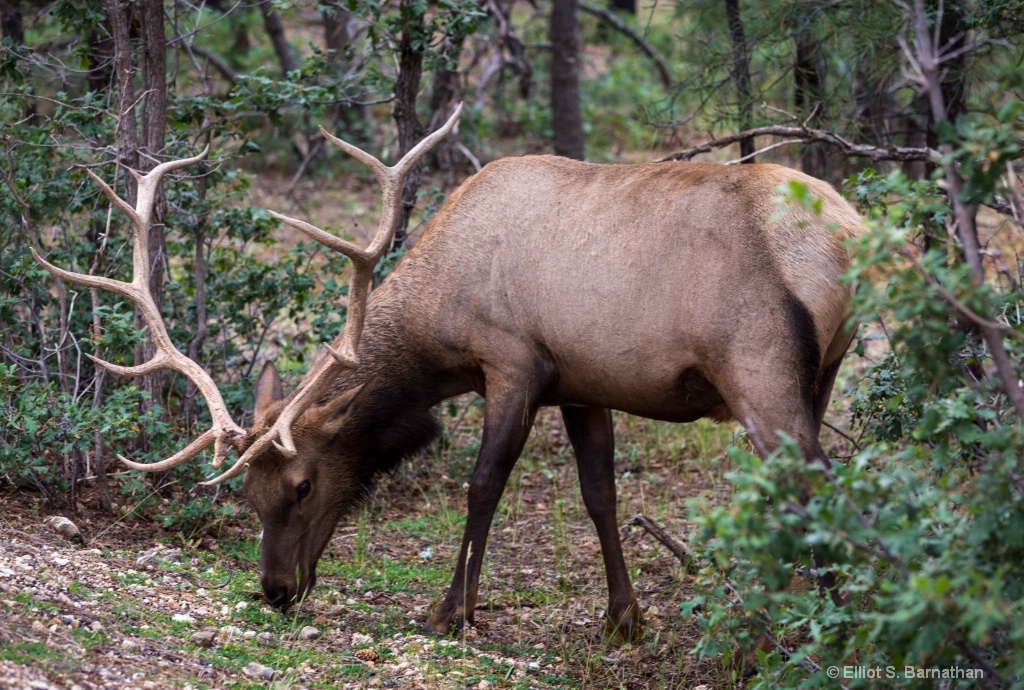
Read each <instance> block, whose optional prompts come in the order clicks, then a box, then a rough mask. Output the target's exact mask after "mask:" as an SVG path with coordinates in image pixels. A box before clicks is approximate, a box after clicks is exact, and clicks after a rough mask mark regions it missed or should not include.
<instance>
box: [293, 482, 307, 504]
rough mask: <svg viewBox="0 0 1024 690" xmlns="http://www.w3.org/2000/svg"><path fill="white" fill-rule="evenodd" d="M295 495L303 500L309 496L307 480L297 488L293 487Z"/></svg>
mask: <svg viewBox="0 0 1024 690" xmlns="http://www.w3.org/2000/svg"><path fill="white" fill-rule="evenodd" d="M295 493H297V494H298V496H299V498H300V499H303V498H305V497H306V496H307V495H309V480H308V479H306V480H303V482H302V483H301V484H299V485H298V486H297V487H295Z"/></svg>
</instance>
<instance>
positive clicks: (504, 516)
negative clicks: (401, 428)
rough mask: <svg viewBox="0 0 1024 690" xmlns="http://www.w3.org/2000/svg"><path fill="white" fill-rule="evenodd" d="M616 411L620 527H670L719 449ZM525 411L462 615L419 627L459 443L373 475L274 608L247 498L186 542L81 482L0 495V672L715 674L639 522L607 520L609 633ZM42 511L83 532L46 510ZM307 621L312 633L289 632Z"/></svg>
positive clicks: (604, 682) (716, 480)
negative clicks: (613, 599) (66, 493)
mask: <svg viewBox="0 0 1024 690" xmlns="http://www.w3.org/2000/svg"><path fill="white" fill-rule="evenodd" d="M619 426H620V427H621V429H620V434H619V437H620V443H619V449H620V452H619V458H618V460H617V474H618V476H619V480H618V485H619V490H620V496H621V499H620V510H619V515H620V524H623V525H625V523H626V522H627V521H628V519H629V518H630V517H632V516H635V515H638V514H648V515H651V516H652V517H653V518H654V519H656V520H657V521H658V522H659V523H660V524H662V525H664V526H665V527H666V528H667V529H668V530H669V531H670V532H672V533H673V534H675V535H677V536H679V537H681V538H685V536H686V534H687V533H688V532H689V530H691V529H692V527H691V525H689V523H688V522H687V518H686V515H687V508H686V505H685V502H686V500H687V499H688V498H692V497H694V496H704V497H705V498H707V497H709V496H710V497H714V496H715V495H716V494H719V493H720V491H721V488H722V487H723V486H724V485H725V484H726V482H725V481H724V480H723V478H722V473H723V472H724V471H725V469H726V468H725V466H724V465H723V463H724V460H723V459H722V458H721V457H720V456H719V457H718V458H717V459H716V458H710V459H705V460H702V461H699V462H698V461H688V460H687V459H686V457H685V456H686V455H689V454H694V453H700V452H701V448H700V447H699V445H700V444H699V443H695V442H694V441H692V440H690V441H687V440H686V439H685V438H683V440H680V437H679V436H678V435H677V433H678V432H676V431H675V429H677V428H678V427H673V428H672V430H670V431H665V430H664V428H665V425H663V426H662V427H657V426H656V425H654V426H651V425H650V423H648V422H645V421H643V420H630V421H628V422H625V421H623V420H620V421H619ZM539 427H540V428H538V429H537V430H536V431H535V432H534V436H533V440H532V441H531V446H530V448H528V450H527V455H528V456H529V457H527V458H524V459H523V460H521V461H520V466H519V468H517V471H516V474H515V475H514V477H513V479H512V481H511V482H510V485H509V487H508V488H507V490H506V494H505V497H504V499H503V505H502V508H501V509H500V510H499V514H498V515H497V517H496V518H495V523H494V525H493V527H492V531H491V540H490V542H489V544H488V552H487V553H488V555H487V560H486V565H485V571H484V577H483V581H482V584H481V591H480V601H481V602H482V603H481V605H480V606H478V615H477V620H476V625H475V626H474V627H472V628H469V629H467V630H465V631H464V632H463V633H462V634H460V635H456V636H454V637H452V638H447V639H446V638H438V637H435V636H426V635H423V634H422V630H421V629H420V621H422V620H423V618H424V617H425V616H426V615H428V613H429V611H430V608H431V607H432V605H433V604H434V603H435V602H436V601H438V600H439V598H440V597H441V596H442V595H443V593H444V589H445V587H446V586H447V584H446V583H447V582H448V578H449V577H450V575H448V573H450V569H451V568H452V566H453V565H454V560H455V554H456V552H457V548H458V543H459V537H460V534H461V524H462V523H461V520H462V517H463V512H464V506H465V499H464V488H463V484H464V479H465V477H466V476H468V471H469V469H470V468H471V454H470V453H468V452H466V453H464V457H461V458H459V459H456V460H452V459H451V458H448V459H445V458H443V457H438V456H439V454H441V452H440V451H435V452H434V453H433V455H432V456H431V457H421V458H419V459H416V460H414V461H413V462H411V463H407V464H405V465H404V466H403V467H402V469H400V470H399V471H398V473H397V474H396V475H395V476H393V477H390V478H388V479H386V480H385V481H384V482H383V483H382V484H381V486H380V487H379V488H378V490H377V492H376V493H375V494H374V496H373V497H371V499H370V501H369V504H368V507H367V508H365V509H364V510H363V511H361V512H360V513H359V514H358V515H354V516H352V517H351V518H349V519H347V520H345V521H343V522H342V524H341V525H340V526H339V528H338V530H337V531H336V533H335V537H334V540H333V541H332V544H331V546H330V547H329V549H328V553H327V554H326V555H325V558H324V561H322V567H321V570H320V571H319V573H318V574H319V579H318V584H317V587H316V590H315V592H314V595H313V596H312V598H311V599H309V600H307V601H305V602H304V603H302V604H301V605H300V606H299V607H298V610H297V611H294V612H290V613H289V614H288V615H287V616H282V615H281V614H280V613H277V612H274V611H270V610H269V607H267V606H266V605H265V604H264V603H262V601H261V600H260V598H259V595H258V591H259V585H258V578H259V574H258V567H259V566H258V562H256V558H257V557H256V555H255V554H256V553H257V551H256V547H255V546H253V542H254V539H255V535H256V533H257V532H258V523H257V521H256V520H255V519H254V518H252V517H251V516H249V515H248V514H247V513H243V514H242V516H241V517H240V518H239V519H237V520H234V521H232V522H231V523H229V524H226V525H225V524H221V525H219V526H218V528H217V531H215V532H214V531H208V532H206V533H204V534H202V535H200V536H199V537H197V538H195V539H185V538H183V536H182V535H181V534H177V533H175V532H172V531H166V530H163V529H162V528H160V527H159V525H158V524H156V523H155V522H151V521H146V520H139V519H122V520H116V519H115V517H114V516H112V515H110V514H106V513H102V512H99V511H96V510H95V509H93V508H91V507H90V504H91V499H90V495H89V493H88V491H86V492H85V500H84V502H83V505H82V506H81V507H80V509H79V512H78V513H77V514H76V513H71V512H69V511H67V510H64V511H54V510H52V509H47V508H46V507H45V506H43V505H42V501H41V499H40V497H39V496H38V495H36V494H32V493H26V492H18V493H13V494H6V495H3V496H0V503H2V512H0V647H5V648H7V651H6V652H4V653H0V689H3V690H14V689H18V690H22V689H28V688H31V689H33V690H48V689H50V688H67V689H69V690H71V689H74V688H82V689H83V690H92V689H93V688H112V687H116V688H146V689H149V688H165V687H167V688H170V687H179V688H182V687H184V688H196V689H198V688H201V687H208V688H227V687H275V688H277V687H280V688H284V687H295V688H306V687H308V688H314V687H352V688H357V687H368V688H369V687H410V688H433V687H439V688H466V687H474V688H479V689H480V690H486V689H487V688H492V687H493V688H499V687H510V688H512V687H516V688H533V687H538V688H546V687H593V688H603V687H622V688H698V687H700V686H702V685H703V686H705V688H706V687H722V685H721V679H722V678H723V675H722V670H721V669H720V668H719V665H718V663H717V662H715V661H714V660H705V661H704V662H703V663H701V664H698V663H697V661H696V658H695V657H694V656H693V654H692V652H691V650H692V649H693V646H694V644H695V642H696V640H697V637H698V635H699V631H698V630H697V629H696V626H695V625H694V624H693V622H692V621H690V620H686V619H684V618H683V617H682V616H681V614H680V612H679V604H680V603H681V602H682V601H684V600H686V599H687V598H689V597H690V596H692V595H693V593H694V589H693V582H692V578H691V577H690V576H688V575H687V574H686V573H685V571H684V570H683V568H682V567H681V566H680V564H679V562H678V560H677V559H676V558H675V557H673V556H672V555H671V554H669V553H668V552H667V551H666V550H665V549H664V548H663V547H662V546H661V545H660V544H659V543H657V542H656V541H655V540H653V539H652V538H651V537H650V536H648V535H647V534H646V533H645V532H644V531H643V530H642V529H640V528H638V527H623V529H622V534H623V537H624V547H625V551H626V558H627V563H628V565H629V567H630V568H631V576H632V580H633V583H634V587H635V588H636V591H637V595H638V598H639V599H640V602H641V610H642V611H643V614H644V618H645V629H644V634H643V636H642V637H641V639H640V640H638V641H637V642H636V643H634V644H632V645H625V646H619V647H616V646H610V645H608V644H607V642H606V640H605V638H604V637H603V636H602V634H601V623H602V617H603V613H604V608H605V606H606V601H607V599H606V597H607V590H606V586H605V582H604V572H603V565H602V561H601V555H600V548H599V546H598V543H597V538H596V535H595V533H594V529H593V526H592V525H591V523H590V522H589V520H588V519H587V517H586V514H585V511H584V509H583V507H582V501H581V500H580V498H579V491H578V484H577V481H576V477H575V468H574V466H573V463H572V460H571V453H569V452H567V442H566V439H565V437H564V432H563V431H562V430H561V429H560V427H559V425H558V421H557V420H556V419H552V418H545V419H544V420H542V422H541V424H540V425H539ZM726 433H728V432H726ZM455 440H456V442H468V443H470V444H471V443H472V438H471V435H470V438H468V440H467V439H461V440H460V438H459V434H455ZM698 440H699V438H698ZM673 448H674V449H675V450H672V449H673ZM673 455H680V457H670V456H673ZM460 473H461V476H460ZM239 500H241V499H239ZM56 513H59V514H61V515H64V516H66V517H68V518H70V519H71V520H72V521H73V522H74V523H75V524H76V525H77V527H78V529H79V530H80V532H81V535H82V539H81V541H78V540H77V539H72V540H68V539H67V538H65V537H62V536H60V535H59V534H57V533H56V532H55V531H54V528H53V527H51V526H50V525H48V524H46V523H45V522H44V519H45V518H46V517H47V516H51V515H53V514H56ZM245 544H248V545H249V546H247V547H246V546H244V545H245ZM239 545H243V546H239ZM246 549H248V551H246ZM140 559H142V560H140ZM353 564H355V565H353ZM359 564H362V565H359ZM359 568H362V570H360V569H359ZM382 572H383V573H384V581H383V582H381V580H380V575H381V573H382ZM225 573H227V574H228V580H229V581H230V584H229V585H228V586H226V587H224V588H222V589H218V585H219V584H221V582H222V581H223V580H224V575H225ZM389 577H390V578H392V580H393V582H394V583H396V584H389V583H388V578H389ZM305 627H315V628H316V629H317V633H318V634H317V636H316V637H315V638H311V639H307V640H303V639H301V637H302V634H303V632H304V628H305ZM300 628H302V629H303V630H299V629H300ZM201 633H206V639H204V638H202V637H201V636H200V637H197V635H199V634H201ZM260 636H262V637H260ZM211 640H212V641H211ZM261 640H262V641H263V642H265V643H266V645H267V647H266V649H264V648H263V647H261V646H260V641H261ZM207 642H210V644H207ZM360 655H361V656H360ZM375 659H376V660H375ZM254 664H255V666H254ZM275 664H276V666H275ZM285 664H288V666H287V667H285V668H282V666H284V665H285ZM261 674H263V675H261Z"/></svg>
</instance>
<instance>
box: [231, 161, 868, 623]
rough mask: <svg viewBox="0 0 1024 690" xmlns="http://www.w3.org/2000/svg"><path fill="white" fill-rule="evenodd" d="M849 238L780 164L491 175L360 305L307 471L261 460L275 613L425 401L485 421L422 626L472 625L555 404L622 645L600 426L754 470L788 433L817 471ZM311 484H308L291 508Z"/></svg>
mask: <svg viewBox="0 0 1024 690" xmlns="http://www.w3.org/2000/svg"><path fill="white" fill-rule="evenodd" d="M791 179H797V180H799V181H801V182H803V183H805V184H807V185H808V186H809V187H810V189H811V192H812V194H814V195H816V196H819V197H821V198H822V199H823V202H824V205H823V209H824V210H823V213H822V215H821V216H820V217H818V216H814V215H810V214H807V213H806V212H798V213H796V214H790V215H781V211H782V209H780V208H779V207H778V206H777V205H776V204H775V202H774V199H775V197H776V196H777V192H776V191H775V189H776V187H777V186H778V185H779V184H780V183H782V182H785V181H787V180H791ZM777 216H778V217H779V219H778V220H773V218H775V217H777ZM861 228H862V226H861V223H860V220H859V218H858V217H857V215H856V213H855V212H854V211H853V210H852V209H851V208H850V207H849V205H847V204H846V202H844V201H843V200H842V199H841V198H840V197H839V195H838V194H836V193H835V191H834V190H832V189H831V187H829V186H828V185H826V184H825V183H823V182H820V181H818V180H814V179H812V178H809V177H807V176H805V175H802V174H801V173H798V172H796V171H793V170H788V169H786V168H781V167H778V166H773V165H747V166H735V167H726V166H719V165H710V164H701V163H671V164H653V165H637V166H609V165H593V164H587V163H579V162H575V161H570V160H566V159H561V158H555V157H549V156H541V157H526V158H510V159H504V160H500V161H497V162H495V163H492V164H490V165H488V166H487V167H486V168H484V169H483V170H482V171H481V172H480V173H479V174H477V175H476V176H474V177H472V178H471V179H470V180H468V181H467V182H466V183H465V184H463V185H462V187H460V188H459V189H458V190H456V191H455V192H454V193H453V194H452V195H451V196H450V197H449V199H448V201H447V203H446V204H445V205H444V206H443V207H442V209H441V210H440V211H439V212H438V213H437V215H436V216H435V217H434V219H433V220H432V221H431V223H430V226H429V227H428V229H427V231H426V232H425V234H424V236H423V238H422V240H420V241H419V242H418V243H417V244H416V246H415V247H414V248H413V249H412V250H410V251H409V253H408V254H407V256H406V257H405V259H403V261H402V262H401V263H400V264H399V266H398V267H397V268H396V270H395V271H394V273H392V275H391V276H390V277H389V278H388V280H387V281H385V283H384V284H383V285H382V286H381V287H380V288H379V289H378V290H377V291H376V292H374V293H373V295H372V296H371V299H370V304H369V307H368V311H367V319H366V325H365V329H364V332H363V337H362V342H361V344H360V346H359V357H360V362H361V365H360V367H359V368H358V369H356V370H354V371H352V372H350V373H348V374H346V375H343V376H342V377H340V378H339V379H338V380H337V381H335V383H334V384H333V385H332V387H331V390H330V391H329V393H328V394H327V395H325V396H324V398H323V400H321V405H319V406H317V407H314V408H311V409H310V410H307V412H306V413H305V414H304V415H303V416H302V418H301V419H300V420H299V423H298V424H297V427H296V430H295V440H296V446H297V447H298V449H299V455H298V457H297V458H295V459H286V458H285V457H283V456H280V455H278V454H276V452H274V453H268V454H267V457H264V458H260V459H258V460H257V462H255V463H254V464H253V465H252V467H251V468H250V470H249V474H248V477H247V479H246V487H247V491H248V493H249V497H250V499H251V501H252V503H253V505H254V506H255V507H256V510H257V511H258V512H259V514H260V517H261V519H262V520H263V522H264V526H265V536H264V547H263V549H264V559H263V568H264V576H263V584H264V590H265V593H266V596H267V599H268V601H271V602H272V603H276V604H278V605H283V606H287V605H288V604H289V603H290V602H291V601H292V600H293V598H294V597H296V596H298V595H299V594H300V593H304V592H306V591H308V588H309V587H310V586H311V582H312V573H313V572H314V569H315V565H316V560H317V559H318V558H319V556H320V553H321V552H322V550H323V548H324V547H325V545H326V544H327V541H328V540H329V538H330V534H331V531H332V530H333V528H334V525H335V524H336V523H337V521H338V519H339V518H340V516H341V514H342V513H343V512H344V511H345V510H347V509H348V508H349V507H350V506H351V505H352V503H353V502H355V501H356V500H358V498H359V497H360V496H361V495H362V494H363V493H364V492H365V490H366V487H367V486H369V485H370V484H371V483H372V481H373V478H374V476H376V475H377V474H379V473H380V472H382V471H387V470H388V469H389V468H390V467H392V466H394V464H395V463H396V462H398V460H399V459H401V457H403V456H406V455H409V454H410V453H412V452H414V451H415V450H416V449H418V448H420V447H422V446H423V445H424V444H425V443H427V442H429V440H430V439H431V438H432V437H433V434H434V433H435V432H436V426H435V423H434V422H433V420H432V418H431V417H430V413H429V410H430V408H431V407H432V406H433V405H435V404H437V403H438V402H440V401H441V400H443V399H445V398H449V397H452V396H455V395H459V394H461V393H465V392H467V391H470V390H475V391H477V392H479V393H480V394H482V395H484V396H485V397H486V416H485V421H484V431H483V442H482V445H481V450H480V455H479V457H478V460H477V466H476V469H475V471H474V474H473V477H472V480H471V482H470V491H469V499H468V501H469V506H468V509H469V513H468V519H467V525H466V532H465V535H464V539H463V545H462V550H461V553H460V556H459V561H458V564H457V566H456V570H455V574H454V582H455V583H456V585H454V586H452V587H451V588H450V589H449V591H448V594H447V595H446V597H445V599H444V600H443V601H442V602H441V604H440V605H439V606H438V607H437V609H435V611H434V613H433V615H432V616H431V618H430V620H429V621H428V625H429V627H430V628H432V629H433V630H436V631H438V632H444V631H447V630H448V629H449V626H450V625H451V624H452V623H453V622H456V623H458V622H459V621H460V620H462V619H469V620H471V619H472V615H473V610H474V606H475V601H476V589H477V582H478V577H479V572H480V563H481V559H482V556H483V553H484V548H485V545H486V540H487V532H488V529H489V526H490V521H491V518H492V516H493V513H494V510H495V507H496V505H497V502H498V500H499V498H500V496H501V493H502V491H503V489H504V486H505V482H506V481H507V478H508V475H509V473H510V472H511V469H512V467H513V465H514V464H515V462H516V459H517V458H518V456H519V453H520V451H521V449H522V446H523V444H524V442H525V440H526V436H527V434H528V432H529V430H530V427H531V426H532V424H533V419H534V415H535V413H536V410H537V408H538V407H539V406H541V405H560V406H561V407H562V412H563V416H564V418H565V420H566V428H567V430H568V432H569V436H570V439H571V441H572V443H573V446H574V448H575V449H576V452H577V462H578V464H579V468H580V478H581V488H582V491H583V496H584V502H585V504H586V506H587V510H588V512H589V514H590V515H591V517H592V519H593V520H594V523H595V526H596V527H597V531H598V535H599V537H600V539H601V546H602V552H603V554H604V558H605V565H606V569H607V574H608V582H609V608H608V618H609V621H608V623H609V627H610V628H611V629H613V630H615V631H616V634H617V635H619V636H621V637H625V638H629V637H632V636H633V635H635V634H636V631H637V630H638V629H639V614H638V609H637V605H636V598H635V596H634V595H633V590H632V587H631V585H630V583H629V579H628V575H627V570H626V567H625V563H624V561H623V558H622V552H621V547H620V545H619V540H618V533H617V522H616V515H615V488H614V468H613V466H612V458H613V454H614V441H613V438H612V426H611V417H610V415H609V414H608V410H610V409H617V410H623V411H625V412H629V413H632V414H637V415H642V416H646V417H651V418H656V419H663V420H669V421H692V420H694V419H698V418H700V417H703V416H710V417H714V418H717V419H723V418H727V417H729V416H733V417H735V418H737V419H739V420H740V421H741V422H742V423H743V424H744V425H745V427H746V428H747V430H748V432H749V434H750V436H751V437H752V438H753V439H754V442H755V444H756V446H757V448H758V450H759V451H760V452H762V453H768V452H771V451H772V450H773V449H774V448H776V447H777V446H778V443H779V439H778V436H777V434H776V432H779V431H781V432H784V433H786V434H788V435H789V436H790V437H792V438H794V439H795V440H796V441H797V443H798V444H799V445H800V447H801V449H802V450H803V452H804V454H805V456H806V457H807V458H808V459H815V460H818V459H824V453H823V451H822V449H821V447H820V445H819V443H818V438H817V437H818V429H819V426H820V423H821V416H822V415H823V414H824V409H825V404H826V402H827V400H828V396H829V395H830V391H831V388H832V381H833V378H834V376H835V370H836V368H837V363H838V361H839V359H840V358H841V356H842V354H843V352H844V351H845V349H846V346H847V344H848V343H849V340H850V332H849V331H848V330H847V329H846V327H845V319H846V315H847V304H848V300H849V288H848V287H846V286H842V285H840V284H839V282H838V279H839V276H840V275H841V273H842V272H843V271H844V270H845V268H846V266H847V265H848V257H847V253H846V250H845V249H844V247H843V246H842V242H843V241H844V240H845V239H847V238H849V237H852V236H855V235H857V234H858V233H859V232H861ZM321 366H322V365H321ZM275 380H276V374H274V375H273V376H271V375H270V374H267V380H266V381H264V377H263V376H261V385H260V386H259V389H260V390H258V391H257V400H258V401H262V402H261V403H260V405H261V407H260V409H258V410H257V419H258V420H259V423H260V424H270V423H272V422H273V420H274V418H275V415H276V413H277V412H279V411H280V406H281V405H282V402H281V401H280V398H281V395H280V389H279V387H278V388H274V385H275V383H274V381H275ZM360 385H362V386H363V388H362V389H360V391H361V392H359V393H358V394H357V393H354V392H353V391H354V390H355V389H356V387H357V386H360ZM339 408H340V409H339ZM302 481H309V482H310V483H311V485H312V489H311V491H310V493H309V494H308V496H305V497H303V498H300V497H298V495H297V492H298V490H299V489H300V488H301V482H302ZM470 552H471V557H469V558H468V559H467V555H468V554H470ZM296 567H298V569H299V571H300V578H299V580H296V578H295V575H294V573H295V570H296Z"/></svg>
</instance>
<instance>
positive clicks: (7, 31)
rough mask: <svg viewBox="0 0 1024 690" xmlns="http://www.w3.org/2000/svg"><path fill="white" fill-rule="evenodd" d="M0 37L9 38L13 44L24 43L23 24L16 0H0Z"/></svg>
mask: <svg viewBox="0 0 1024 690" xmlns="http://www.w3.org/2000/svg"><path fill="white" fill-rule="evenodd" d="M0 38H9V39H11V43H12V44H14V45H15V46H21V45H25V26H24V24H23V23H22V19H21V6H20V5H19V3H18V0H0Z"/></svg>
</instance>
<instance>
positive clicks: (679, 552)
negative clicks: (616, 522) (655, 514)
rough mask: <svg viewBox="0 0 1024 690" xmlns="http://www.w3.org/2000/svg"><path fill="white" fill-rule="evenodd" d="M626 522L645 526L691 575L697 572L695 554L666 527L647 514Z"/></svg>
mask: <svg viewBox="0 0 1024 690" xmlns="http://www.w3.org/2000/svg"><path fill="white" fill-rule="evenodd" d="M626 524H627V525H637V526H639V527H643V528H644V529H645V530H646V531H647V533H648V534H650V535H651V536H652V537H654V538H655V539H657V540H658V541H660V542H661V543H662V545H663V546H664V547H665V548H666V549H668V550H669V551H671V552H672V555H673V556H675V557H676V558H678V559H679V562H680V563H682V564H683V568H684V569H685V570H686V572H688V573H690V574H691V575H692V574H694V573H696V572H697V564H696V563H695V562H694V557H693V554H692V553H691V552H690V550H689V549H688V548H686V545H685V544H683V543H681V542H680V541H679V540H678V539H676V538H675V537H673V536H672V535H671V534H669V533H668V532H666V531H665V528H663V527H662V526H661V525H659V524H658V523H656V522H655V521H654V520H652V519H651V518H649V517H647V516H646V515H637V516H636V517H634V518H633V519H632V520H630V521H629V522H627V523H626Z"/></svg>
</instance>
